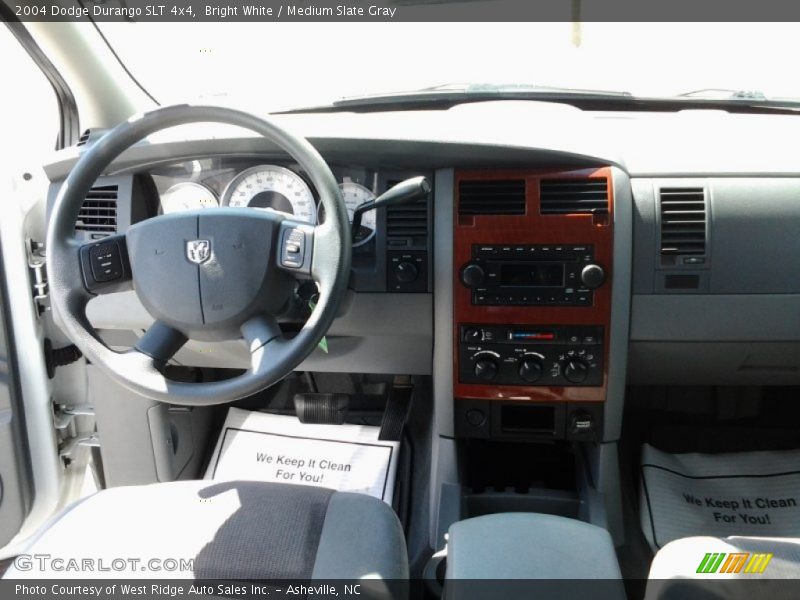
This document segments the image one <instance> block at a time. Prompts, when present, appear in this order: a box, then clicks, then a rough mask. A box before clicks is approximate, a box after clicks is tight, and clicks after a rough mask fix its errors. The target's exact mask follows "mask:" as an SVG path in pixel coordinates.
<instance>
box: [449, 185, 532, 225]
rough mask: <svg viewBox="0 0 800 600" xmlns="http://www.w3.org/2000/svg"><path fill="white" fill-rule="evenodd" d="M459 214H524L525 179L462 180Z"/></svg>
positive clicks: (464, 215) (465, 215) (462, 215)
mask: <svg viewBox="0 0 800 600" xmlns="http://www.w3.org/2000/svg"><path fill="white" fill-rule="evenodd" d="M458 214H459V216H461V217H467V216H473V215H524V214H525V180H524V179H508V180H486V181H462V182H461V184H460V185H459V188H458Z"/></svg>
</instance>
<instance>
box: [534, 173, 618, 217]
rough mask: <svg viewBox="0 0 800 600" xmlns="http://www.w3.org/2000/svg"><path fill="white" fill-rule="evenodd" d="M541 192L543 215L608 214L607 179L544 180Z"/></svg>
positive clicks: (540, 185)
mask: <svg viewBox="0 0 800 600" xmlns="http://www.w3.org/2000/svg"><path fill="white" fill-rule="evenodd" d="M539 192H540V198H541V200H540V202H541V205H540V206H541V213H542V214H543V215H572V214H600V215H607V214H608V180H606V179H544V180H542V181H541V182H540V184H539Z"/></svg>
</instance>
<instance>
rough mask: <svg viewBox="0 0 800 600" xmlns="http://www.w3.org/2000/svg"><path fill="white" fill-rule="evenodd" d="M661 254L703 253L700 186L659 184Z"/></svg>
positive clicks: (703, 204)
mask: <svg viewBox="0 0 800 600" xmlns="http://www.w3.org/2000/svg"><path fill="white" fill-rule="evenodd" d="M659 200H660V204H661V255H662V256H690V255H692V256H696V255H701V256H702V255H704V254H705V253H706V222H707V219H706V195H705V191H704V190H703V188H661V190H659Z"/></svg>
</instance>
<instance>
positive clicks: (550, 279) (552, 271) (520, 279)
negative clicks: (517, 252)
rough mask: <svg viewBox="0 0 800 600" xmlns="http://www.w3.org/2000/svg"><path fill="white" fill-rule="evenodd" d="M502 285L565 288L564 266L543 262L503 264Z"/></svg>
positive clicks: (501, 268)
mask: <svg viewBox="0 0 800 600" xmlns="http://www.w3.org/2000/svg"><path fill="white" fill-rule="evenodd" d="M500 285H504V286H514V287H564V265H563V264H562V263H543V262H513V263H503V264H501V265H500Z"/></svg>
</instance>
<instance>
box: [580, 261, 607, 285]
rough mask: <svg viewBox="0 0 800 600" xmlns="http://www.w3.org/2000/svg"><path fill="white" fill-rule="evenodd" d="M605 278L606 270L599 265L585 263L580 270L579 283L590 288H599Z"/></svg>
mask: <svg viewBox="0 0 800 600" xmlns="http://www.w3.org/2000/svg"><path fill="white" fill-rule="evenodd" d="M605 280H606V272H605V271H604V270H603V267H601V266H600V265H586V266H585V267H583V270H582V271H581V283H582V284H583V285H584V287H587V288H589V289H590V290H594V289H596V288H599V287H600V286H601V285H603V282H604V281H605Z"/></svg>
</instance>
